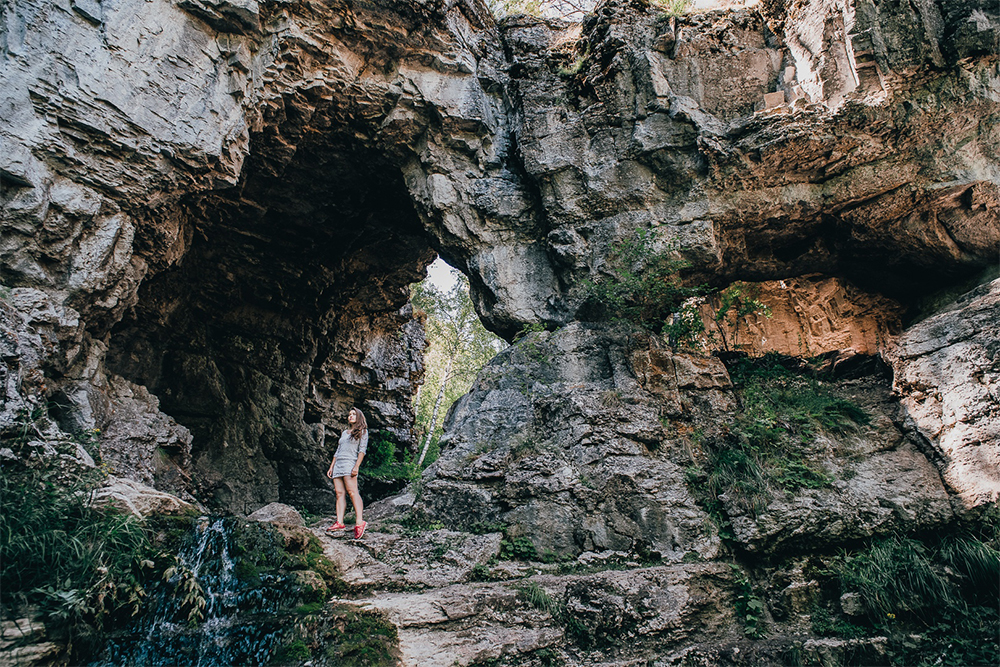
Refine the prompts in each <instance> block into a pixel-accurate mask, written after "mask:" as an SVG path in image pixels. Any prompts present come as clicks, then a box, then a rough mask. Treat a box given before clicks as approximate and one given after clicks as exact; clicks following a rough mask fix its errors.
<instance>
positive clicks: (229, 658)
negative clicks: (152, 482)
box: [94, 518, 296, 667]
mask: <svg viewBox="0 0 1000 667" xmlns="http://www.w3.org/2000/svg"><path fill="white" fill-rule="evenodd" d="M235 521H238V519H235V518H217V519H205V518H203V519H202V520H201V521H200V522H199V524H198V526H197V527H196V529H195V534H194V535H193V538H192V539H191V540H190V541H189V542H188V544H187V545H186V546H185V547H184V548H182V549H181V551H180V552H179V553H178V563H177V566H176V567H174V568H171V570H170V571H169V572H170V574H171V576H170V577H169V578H168V579H167V580H166V581H164V582H161V583H160V585H158V586H157V587H156V590H155V591H151V598H152V599H151V600H149V601H148V602H147V610H146V612H145V613H144V614H143V615H142V616H141V617H140V618H139V619H137V623H136V624H135V627H134V628H130V629H128V630H126V631H125V633H123V634H122V635H120V636H117V637H115V638H114V639H113V640H112V641H111V642H109V644H108V647H107V649H106V651H105V655H104V658H103V659H102V660H101V661H100V662H98V663H95V665H94V667H98V666H108V667H110V666H111V665H130V666H148V667H167V666H174V665H194V666H197V667H223V666H229V665H263V664H265V663H266V662H267V661H268V660H269V659H270V657H271V655H272V653H273V651H274V650H275V648H276V647H277V646H278V644H279V642H280V640H281V638H282V636H283V634H284V633H285V631H286V630H287V628H286V627H285V626H286V625H287V624H286V623H284V621H285V620H286V619H285V617H286V614H287V610H288V608H289V606H290V605H291V604H293V603H294V602H295V600H296V591H295V589H294V587H293V586H292V585H290V581H289V580H288V578H287V577H285V576H279V575H274V574H267V573H260V574H258V573H257V572H256V571H255V570H252V575H251V576H246V575H245V576H243V577H238V576H237V574H238V571H239V568H238V567H237V561H238V559H239V557H238V556H237V557H236V559H237V560H235V561H234V555H233V553H232V552H233V550H234V545H233V544H232V539H231V534H232V526H233V522H235ZM251 579H252V581H248V580H251ZM192 592H194V594H193V595H191V593H192ZM185 598H186V599H187V600H185ZM195 610H197V611H195ZM192 611H194V613H192ZM199 612H200V613H199Z"/></svg>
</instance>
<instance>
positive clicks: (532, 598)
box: [516, 581, 565, 618]
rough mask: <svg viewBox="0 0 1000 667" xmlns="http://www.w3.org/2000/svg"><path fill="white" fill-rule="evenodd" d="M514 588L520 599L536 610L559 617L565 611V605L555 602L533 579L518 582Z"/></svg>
mask: <svg viewBox="0 0 1000 667" xmlns="http://www.w3.org/2000/svg"><path fill="white" fill-rule="evenodd" d="M516 588H517V591H518V594H519V596H520V597H521V599H522V600H524V601H525V602H527V603H528V604H530V605H531V606H532V607H534V608H535V609H537V610H538V611H540V612H542V613H544V614H549V615H551V616H552V617H553V618H561V617H562V615H563V614H564V613H565V606H564V605H562V604H560V603H558V602H556V601H555V600H554V599H553V598H552V596H551V595H549V594H548V592H547V591H546V590H545V589H544V588H542V587H541V586H539V585H538V584H536V583H535V582H534V581H528V582H525V583H523V584H518V585H517V587H516Z"/></svg>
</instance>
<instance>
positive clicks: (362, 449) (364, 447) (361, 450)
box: [351, 429, 368, 477]
mask: <svg viewBox="0 0 1000 667" xmlns="http://www.w3.org/2000/svg"><path fill="white" fill-rule="evenodd" d="M367 451H368V430H367V429H365V432H364V433H362V434H361V444H360V445H358V462H357V463H355V464H354V470H352V471H351V477H357V476H358V470H359V469H360V468H361V462H362V461H363V460H364V458H365V453H366V452H367Z"/></svg>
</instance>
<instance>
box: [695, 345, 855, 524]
mask: <svg viewBox="0 0 1000 667" xmlns="http://www.w3.org/2000/svg"><path fill="white" fill-rule="evenodd" d="M781 360H782V358H780V357H777V356H774V355H769V356H765V357H764V358H762V359H761V360H750V359H739V360H737V361H735V362H732V363H730V375H731V377H732V378H733V381H734V383H735V384H736V385H737V386H739V387H741V391H740V395H741V404H742V406H743V410H742V411H741V413H740V414H739V415H737V417H736V418H735V420H733V423H732V425H731V426H730V427H729V432H728V435H726V436H724V437H721V438H717V439H715V440H714V441H713V442H712V443H710V446H709V447H707V450H708V451H707V454H708V458H707V461H706V463H705V471H702V470H701V469H700V468H697V467H696V468H695V469H694V470H692V471H689V472H688V478H689V480H694V479H697V478H700V477H704V481H705V485H704V489H703V490H701V491H700V493H701V496H702V500H703V502H704V503H705V504H706V505H708V509H709V511H710V512H711V513H712V514H713V515H714V516H716V517H720V516H721V502H720V501H719V497H720V496H722V495H723V494H726V497H727V498H729V499H730V502H731V503H733V504H734V505H735V506H736V507H738V508H740V509H741V510H742V511H744V512H746V513H748V514H750V515H751V516H756V515H757V514H758V513H759V512H760V511H761V510H762V509H763V508H764V507H765V506H766V505H767V503H768V501H769V499H770V490H771V489H772V488H777V489H781V490H784V491H787V492H794V491H796V490H798V489H820V488H826V487H828V486H829V485H830V484H831V482H832V481H833V480H832V478H831V477H830V475H828V474H827V473H826V472H825V471H824V470H822V469H821V468H819V467H818V466H817V465H816V464H815V463H812V462H811V461H809V459H808V453H809V451H810V447H811V446H812V443H813V441H814V440H815V437H816V435H817V434H819V433H820V432H832V433H845V432H848V431H851V430H854V429H857V428H858V427H859V426H861V425H864V424H867V423H868V421H869V417H868V415H867V414H866V413H865V412H864V411H863V410H862V409H861V408H860V407H858V406H857V405H855V404H854V403H852V402H850V401H847V400H845V399H843V398H840V397H838V396H835V395H834V394H833V393H831V392H830V391H829V389H828V388H826V387H824V386H823V385H821V384H820V383H819V382H818V381H817V380H815V379H813V378H805V377H800V376H797V375H795V374H794V373H792V372H790V371H788V370H786V369H785V368H784V366H782V365H781V363H780V361H781ZM720 523H724V521H723V522H720Z"/></svg>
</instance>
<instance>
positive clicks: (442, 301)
mask: <svg viewBox="0 0 1000 667" xmlns="http://www.w3.org/2000/svg"><path fill="white" fill-rule="evenodd" d="M456 279H457V282H456V284H455V286H454V287H453V288H452V289H450V290H449V291H447V292H442V291H441V290H439V289H438V288H436V287H435V286H434V285H433V284H432V283H430V282H429V281H424V282H421V283H417V284H415V285H413V286H412V288H411V294H410V299H411V301H412V302H413V306H414V307H415V308H416V309H417V311H418V312H419V313H423V315H424V317H425V329H426V332H427V343H428V348H427V350H426V352H425V353H424V369H425V372H424V385H423V386H422V387H421V390H420V392H419V393H418V395H417V397H416V400H415V405H414V409H415V412H416V426H417V433H418V435H419V439H420V444H421V451H420V453H419V454H418V456H417V461H418V462H419V466H416V467H419V468H420V470H422V469H423V468H426V467H427V466H428V465H430V464H431V463H433V461H434V460H435V459H436V458H437V455H438V452H439V451H440V450H439V446H438V440H439V439H440V437H441V435H442V432H443V431H442V419H443V417H444V415H446V414H447V413H448V410H449V409H450V408H451V406H452V404H453V403H454V402H455V401H456V400H458V399H459V398H460V397H461V396H463V395H464V394H466V393H467V392H468V391H469V389H470V388H471V387H472V382H473V380H475V378H476V375H477V374H478V373H479V371H480V370H482V368H483V366H485V365H486V363H487V362H488V361H489V360H490V359H492V358H493V357H494V356H496V355H497V353H499V352H500V351H501V350H502V349H504V348H505V347H506V343H505V342H504V341H503V340H502V339H500V338H499V337H497V336H495V335H494V334H492V333H490V332H489V331H487V330H486V328H485V327H484V326H483V324H482V322H480V321H479V317H478V316H477V315H476V311H475V308H474V307H473V304H472V300H471V298H470V297H469V282H468V280H467V279H466V278H465V276H462V275H456ZM421 457H423V458H422V460H421ZM417 472H418V473H419V470H418V471H417Z"/></svg>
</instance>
